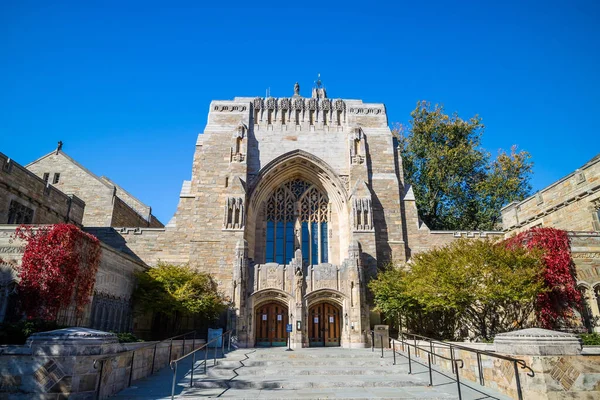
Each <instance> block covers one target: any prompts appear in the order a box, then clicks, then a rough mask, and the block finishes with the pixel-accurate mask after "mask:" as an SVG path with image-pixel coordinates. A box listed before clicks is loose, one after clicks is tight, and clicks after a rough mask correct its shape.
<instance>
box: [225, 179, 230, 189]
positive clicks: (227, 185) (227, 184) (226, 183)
mask: <svg viewBox="0 0 600 400" xmlns="http://www.w3.org/2000/svg"><path fill="white" fill-rule="evenodd" d="M225 187H229V177H228V176H226V177H225Z"/></svg>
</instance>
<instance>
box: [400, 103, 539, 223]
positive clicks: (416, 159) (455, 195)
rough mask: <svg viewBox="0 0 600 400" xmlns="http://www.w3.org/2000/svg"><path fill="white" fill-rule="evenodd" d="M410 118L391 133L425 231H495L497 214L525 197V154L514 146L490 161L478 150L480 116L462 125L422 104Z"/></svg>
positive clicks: (528, 166) (456, 118) (527, 165)
mask: <svg viewBox="0 0 600 400" xmlns="http://www.w3.org/2000/svg"><path fill="white" fill-rule="evenodd" d="M411 117H412V119H411V121H410V123H409V124H408V125H407V126H406V125H399V126H398V127H397V128H396V129H395V130H394V132H395V134H396V135H397V138H398V143H399V146H400V151H401V155H402V159H403V168H404V176H405V179H406V181H407V183H409V184H410V185H411V186H412V188H413V190H414V192H415V197H416V201H417V207H418V209H419V213H420V216H421V218H422V219H423V221H424V222H425V223H426V224H427V225H428V226H429V227H430V228H432V229H477V230H493V229H497V228H498V226H499V222H500V216H501V213H500V209H501V208H502V207H503V206H504V205H506V204H508V203H510V202H512V201H515V200H522V199H524V198H525V197H527V196H528V195H529V193H530V191H531V186H530V184H529V179H530V176H531V172H532V169H531V168H532V163H531V162H530V155H529V153H527V152H526V151H517V147H516V146H513V147H512V148H511V151H510V153H506V152H505V151H502V150H500V151H499V154H498V156H497V157H496V158H495V159H492V158H491V156H490V154H489V153H488V152H486V151H485V150H484V149H482V148H481V138H482V135H483V133H484V130H485V127H484V125H483V123H482V120H481V118H480V117H479V116H477V115H475V116H474V117H472V118H470V119H468V120H464V119H462V118H460V117H459V116H458V115H457V114H456V113H455V114H452V115H451V116H450V115H447V114H446V113H445V111H444V108H443V106H440V105H435V106H432V105H431V104H430V103H427V102H424V101H421V102H419V103H417V107H416V108H415V110H414V111H413V112H412V113H411Z"/></svg>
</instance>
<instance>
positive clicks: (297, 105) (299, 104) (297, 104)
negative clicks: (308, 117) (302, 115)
mask: <svg viewBox="0 0 600 400" xmlns="http://www.w3.org/2000/svg"><path fill="white" fill-rule="evenodd" d="M294 110H300V111H302V110H304V99H294Z"/></svg>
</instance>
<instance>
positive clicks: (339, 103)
mask: <svg viewBox="0 0 600 400" xmlns="http://www.w3.org/2000/svg"><path fill="white" fill-rule="evenodd" d="M333 109H334V110H335V111H344V110H345V109H346V103H344V100H342V99H337V100H335V101H334V103H333Z"/></svg>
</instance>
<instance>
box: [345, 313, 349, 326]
mask: <svg viewBox="0 0 600 400" xmlns="http://www.w3.org/2000/svg"><path fill="white" fill-rule="evenodd" d="M344 321H346V326H348V313H346V315H344Z"/></svg>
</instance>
